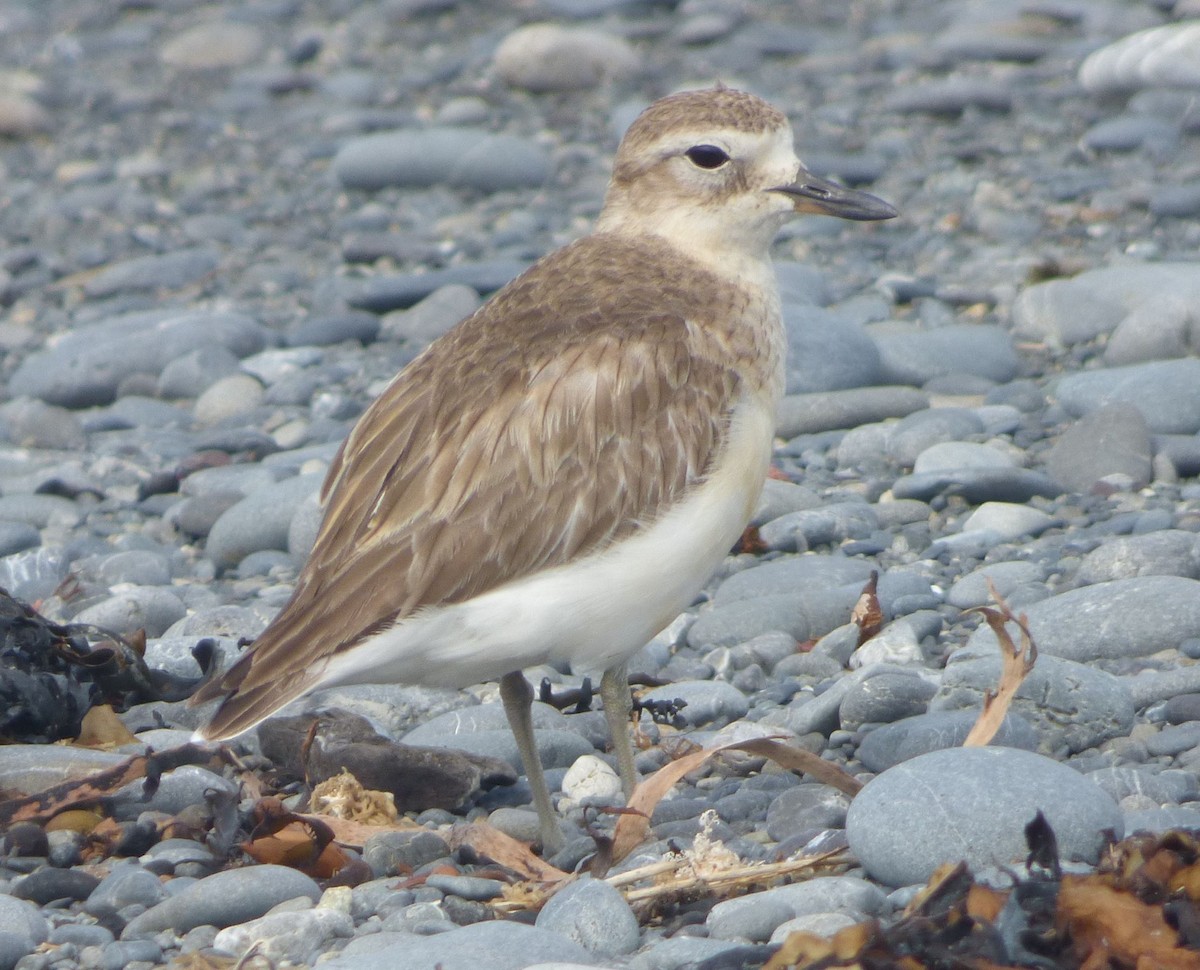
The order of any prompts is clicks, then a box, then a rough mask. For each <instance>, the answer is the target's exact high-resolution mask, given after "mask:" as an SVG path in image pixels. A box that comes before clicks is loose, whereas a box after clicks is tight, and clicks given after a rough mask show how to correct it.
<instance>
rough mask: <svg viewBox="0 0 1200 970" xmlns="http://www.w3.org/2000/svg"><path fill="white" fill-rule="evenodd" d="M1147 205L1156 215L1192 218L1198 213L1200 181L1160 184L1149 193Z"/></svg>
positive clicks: (1199, 206)
mask: <svg viewBox="0 0 1200 970" xmlns="http://www.w3.org/2000/svg"><path fill="white" fill-rule="evenodd" d="M1149 207H1150V211H1151V212H1152V213H1153V214H1154V215H1156V216H1165V217H1169V218H1172V219H1191V218H1194V217H1195V216H1197V215H1200V182H1186V183H1184V184H1183V185H1164V186H1161V187H1159V188H1157V189H1155V190H1154V191H1153V192H1151V193H1150V200H1149Z"/></svg>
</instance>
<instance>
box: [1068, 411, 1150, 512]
mask: <svg viewBox="0 0 1200 970" xmlns="http://www.w3.org/2000/svg"><path fill="white" fill-rule="evenodd" d="M1046 470H1047V471H1048V472H1049V473H1050V475H1051V476H1052V477H1053V478H1054V480H1055V481H1057V482H1061V483H1062V484H1063V485H1064V486H1066V487H1067V488H1070V489H1073V490H1075V491H1078V492H1087V491H1090V490H1091V489H1092V488H1093V487H1094V486H1095V485H1096V483H1097V482H1099V481H1100V480H1101V479H1102V478H1107V477H1108V476H1110V475H1124V476H1127V477H1128V478H1129V480H1130V481H1131V483H1132V485H1133V486H1134V487H1136V486H1139V485H1145V484H1146V483H1148V482H1149V481H1150V478H1151V475H1152V466H1151V442H1150V429H1149V428H1148V427H1147V423H1146V418H1145V417H1144V415H1143V412H1142V410H1141V409H1140V408H1139V407H1138V406H1137V405H1135V404H1132V403H1124V402H1122V403H1114V404H1109V405H1107V406H1103V407H1100V408H1098V409H1097V410H1095V411H1090V412H1089V413H1087V414H1086V415H1085V416H1084V417H1082V418H1080V419H1079V421H1077V422H1076V423H1075V424H1073V425H1072V426H1071V427H1069V428H1068V429H1067V430H1066V431H1064V432H1063V434H1062V435H1061V436H1060V437H1059V439H1058V441H1056V442H1055V443H1054V446H1053V447H1052V448H1051V449H1050V451H1049V453H1048V454H1047V456H1046Z"/></svg>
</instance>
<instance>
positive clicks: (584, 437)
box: [198, 241, 738, 737]
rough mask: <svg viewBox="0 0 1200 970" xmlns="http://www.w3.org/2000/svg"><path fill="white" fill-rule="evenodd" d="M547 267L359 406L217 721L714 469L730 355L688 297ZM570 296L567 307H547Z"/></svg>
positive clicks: (281, 693) (263, 702) (217, 690)
mask: <svg viewBox="0 0 1200 970" xmlns="http://www.w3.org/2000/svg"><path fill="white" fill-rule="evenodd" d="M585 242H586V241H585ZM577 246H582V244H577ZM572 248H574V247H572ZM565 252H566V253H570V252H571V248H569V249H568V250H566V251H565ZM556 255H559V256H561V255H562V253H561V252H560V254H556ZM553 259H554V257H551V258H550V260H548V261H547V262H550V261H552V260H553ZM545 268H546V262H544V263H541V264H539V265H538V266H537V267H535V268H534V269H533V270H531V271H530V273H529V274H526V276H525V277H522V279H521V280H518V281H517V282H516V283H515V284H514V285H513V286H512V287H510V289H509V290H508V291H505V292H504V293H502V294H501V295H500V296H499V297H497V298H496V299H495V300H493V301H492V302H491V303H489V304H487V305H486V306H485V307H484V308H483V309H481V310H480V311H479V313H477V314H476V315H475V316H473V317H471V318H470V319H468V320H467V321H465V322H464V323H463V324H461V325H460V326H459V327H458V328H456V330H454V331H452V332H451V333H450V334H447V336H446V337H444V338H443V339H442V340H440V341H438V342H437V343H435V344H434V345H433V346H432V347H430V348H429V350H428V351H427V352H426V353H425V354H424V355H422V356H421V357H419V358H418V359H417V360H415V361H414V362H413V363H412V364H411V365H409V367H408V368H407V369H406V370H405V371H404V372H403V373H401V375H400V376H399V377H398V378H397V379H396V380H395V381H394V382H393V383H392V384H391V385H390V386H389V387H388V389H387V390H386V391H385V392H384V393H383V394H382V395H381V397H380V398H379V399H378V400H377V401H376V402H375V403H374V404H373V405H372V406H371V407H370V408H369V409H368V410H367V412H366V413H365V414H364V415H363V417H362V418H361V419H360V421H359V423H358V424H357V426H356V427H355V428H354V430H353V432H352V433H351V434H350V436H349V438H348V439H347V440H346V442H345V444H344V445H343V447H342V450H341V451H340V452H339V454H338V456H337V458H336V459H335V460H334V463H333V465H332V467H331V468H330V471H329V476H328V478H327V479H326V483H325V488H324V490H323V497H324V499H325V502H326V510H325V519H324V522H323V524H322V526H321V529H320V532H319V533H318V536H317V540H316V543H315V546H314V548H313V550H312V553H311V555H310V558H309V560H308V563H307V565H306V566H305V568H304V570H303V572H302V573H301V575H300V577H299V580H298V582H297V586H296V590H295V593H294V595H293V597H292V599H291V600H290V602H289V603H288V604H287V606H286V607H285V608H284V609H283V611H282V612H281V613H280V615H279V616H278V617H277V618H276V619H275V620H274V621H273V622H272V624H271V625H270V626H269V627H268V628H267V630H265V631H264V632H263V634H262V635H261V636H260V637H259V638H258V640H257V641H256V642H255V643H254V645H253V647H252V648H251V650H250V651H249V652H248V653H247V655H245V656H244V657H243V658H242V659H241V660H240V661H239V662H238V663H237V664H236V665H234V667H233V668H231V670H230V671H229V672H227V673H226V674H225V676H224V677H223V678H221V679H219V680H217V681H215V682H213V683H211V684H210V685H207V686H206V688H205V689H204V690H203V691H202V692H201V695H199V696H198V700H206V699H209V698H211V697H216V696H220V695H227V696H226V701H225V703H224V705H223V706H222V708H221V710H220V711H218V713H217V715H216V716H215V717H214V719H213V722H212V724H211V725H209V727H208V728H207V730H206V733H207V734H208V735H209V736H211V737H228V736H232V735H233V734H236V733H239V732H240V731H242V730H245V729H246V728H248V727H250V726H252V725H253V724H254V723H256V722H257V721H258V720H260V719H262V718H263V717H265V716H267V715H268V714H270V713H271V712H272V711H274V710H276V709H277V708H278V707H280V706H282V705H283V704H284V703H286V702H287V701H289V700H291V699H293V698H294V697H297V696H299V695H300V694H302V693H303V692H304V691H305V690H306V689H308V688H309V687H311V686H313V685H314V684H315V683H316V682H317V681H318V680H319V677H320V671H321V668H322V667H323V664H322V662H321V661H322V660H324V659H327V658H328V657H330V656H332V655H334V654H336V653H337V652H339V651H342V650H345V649H348V648H350V647H352V646H353V645H354V644H355V643H357V642H359V641H361V640H363V639H365V638H367V637H369V636H370V635H372V634H373V633H375V632H377V631H379V630H380V629H383V628H386V627H387V626H389V625H391V624H392V623H394V622H395V621H396V620H397V619H400V618H402V617H404V616H407V615H409V614H411V613H412V612H413V611H415V610H417V609H420V608H422V607H430V606H436V605H438V604H447V603H456V602H461V601H463V600H466V599H469V598H471V597H472V596H475V595H477V594H479V593H481V592H484V591H486V590H489V589H492V588H494V587H496V586H499V585H501V584H503V583H505V582H508V581H510V580H514V579H517V578H519V577H522V576H526V575H529V574H530V573H534V572H537V571H539V570H541V569H545V568H547V567H551V566H555V565H558V564H560V563H563V562H565V561H567V560H569V559H571V558H573V557H575V556H578V555H580V554H585V553H587V552H589V551H592V550H596V549H600V548H602V547H604V546H605V545H606V544H607V543H610V542H612V541H614V540H616V539H619V538H621V537H623V536H626V535H629V534H630V533H631V532H633V531H635V530H636V529H638V528H641V527H643V526H645V525H647V524H649V523H651V522H653V521H654V520H655V519H656V518H657V517H658V516H659V515H660V514H661V512H662V511H663V510H664V509H665V508H666V507H668V506H669V505H671V504H672V503H673V502H674V501H675V500H677V499H678V498H679V497H680V496H681V495H682V493H683V492H684V491H685V490H686V489H688V488H689V487H690V486H692V485H694V484H695V483H696V482H697V481H699V480H700V479H701V478H702V477H703V476H704V474H705V472H706V470H707V469H708V467H709V466H710V464H711V462H712V461H713V459H714V455H715V452H716V450H717V448H718V446H719V443H720V441H721V438H722V432H723V430H724V427H725V423H726V421H727V419H728V412H729V409H730V408H731V406H732V405H733V403H734V401H735V399H736V396H737V392H738V378H737V376H736V374H735V373H734V372H733V371H732V370H731V369H730V368H729V367H727V366H725V365H723V364H722V363H719V362H717V361H715V360H712V359H710V358H709V357H708V356H706V355H704V354H701V353H699V352H698V350H697V347H696V341H695V338H694V336H693V330H692V325H691V324H690V323H689V322H688V321H687V320H685V319H684V318H683V317H682V315H679V314H675V313H670V312H667V313H662V312H659V313H657V314H651V313H649V312H648V310H649V307H650V306H653V305H656V304H657V305H658V306H657V308H658V309H659V310H660V311H661V307H662V304H664V303H665V304H666V305H667V307H668V309H669V308H670V305H671V304H672V302H675V301H673V300H672V299H671V296H670V293H667V294H664V293H663V292H662V291H661V290H658V291H656V292H654V293H646V294H644V295H643V294H639V293H638V292H637V290H638V286H637V284H636V282H629V281H627V282H628V283H629V286H628V287H627V290H626V293H625V296H626V297H631V298H629V299H623V300H621V301H619V302H617V303H616V304H614V305H612V306H601V307H597V306H594V305H583V304H578V305H575V304H572V303H571V301H570V300H569V299H567V298H566V297H564V296H562V295H561V294H557V295H556V294H554V293H553V292H552V291H551V292H550V293H549V294H548V293H547V290H548V287H547V285H546V284H545V282H544V281H540V280H539V279H538V278H537V275H538V273H539V270H544V269H545ZM597 268H598V267H597V266H594V265H592V266H588V267H587V269H589V270H590V271H592V272H595V271H596V269H597ZM601 268H602V267H601ZM530 277H533V279H530ZM579 282H580V281H579V280H578V279H577V280H576V281H575V283H576V284H578V283H579ZM564 303H565V304H566V305H567V307H568V310H570V311H573V312H571V313H570V315H569V316H568V317H567V318H565V319H564V318H563V317H560V316H558V315H557V313H556V314H555V315H551V313H550V311H549V309H548V306H549V305H553V306H555V307H556V308H559V309H561V307H562V306H563V304H564Z"/></svg>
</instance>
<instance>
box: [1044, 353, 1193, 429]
mask: <svg viewBox="0 0 1200 970" xmlns="http://www.w3.org/2000/svg"><path fill="white" fill-rule="evenodd" d="M1056 395H1057V397H1058V400H1059V403H1061V404H1062V405H1063V407H1065V408H1066V409H1067V410H1068V411H1069V412H1071V413H1072V414H1075V415H1078V416H1082V415H1085V414H1090V413H1092V412H1095V411H1098V410H1100V409H1101V408H1103V407H1106V406H1108V405H1111V404H1127V405H1133V406H1134V407H1136V408H1137V409H1138V410H1139V411H1140V412H1141V413H1142V415H1143V416H1144V417H1145V419H1146V424H1147V425H1148V426H1149V428H1150V430H1151V431H1155V432H1158V433H1161V434H1195V433H1196V432H1197V431H1200V359H1195V358H1189V359H1185V360H1164V361H1153V362H1151V363H1148V364H1134V365H1130V366H1127V367H1109V368H1107V369H1105V370H1099V371H1084V372H1081V373H1077V374H1069V375H1067V376H1066V377H1063V378H1062V379H1061V380H1059V382H1058V384H1057V387H1056Z"/></svg>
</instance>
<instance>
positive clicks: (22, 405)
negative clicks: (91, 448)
mask: <svg viewBox="0 0 1200 970" xmlns="http://www.w3.org/2000/svg"><path fill="white" fill-rule="evenodd" d="M0 438H7V439H8V440H9V441H11V442H13V443H14V444H18V445H21V446H22V447H26V448H46V449H53V450H62V451H68V450H80V449H82V448H83V447H84V446H85V445H86V443H87V436H86V435H85V434H84V432H83V426H82V425H81V424H80V423H79V419H78V418H77V417H75V415H73V414H72V413H71V412H70V411H68V410H67V409H66V408H60V407H55V406H53V405H50V404H45V403H43V402H42V401H39V400H37V399H35V398H18V399H17V400H15V401H10V402H9V403H8V404H5V405H3V406H0Z"/></svg>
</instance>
